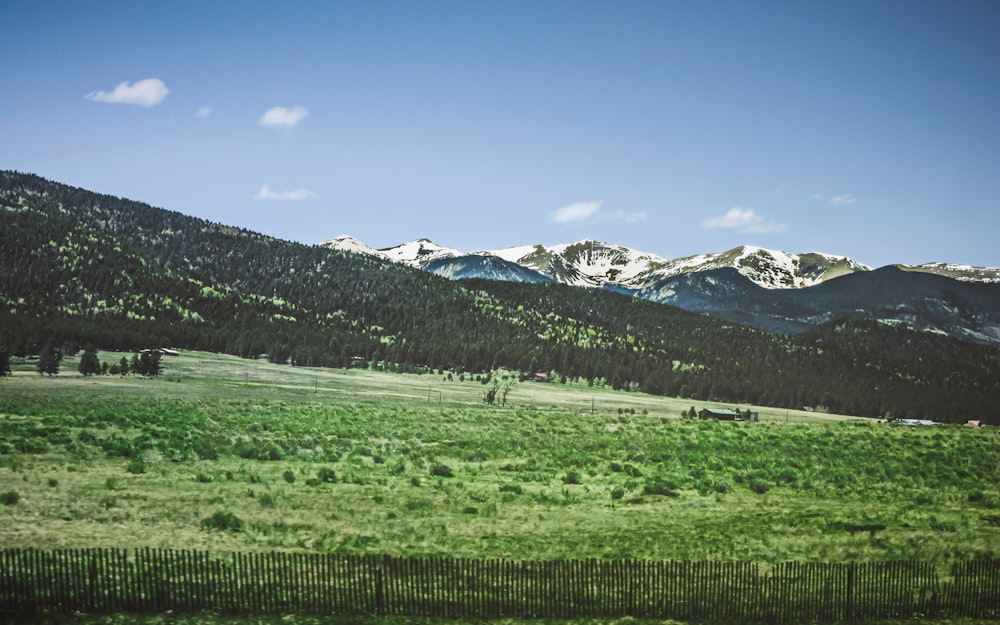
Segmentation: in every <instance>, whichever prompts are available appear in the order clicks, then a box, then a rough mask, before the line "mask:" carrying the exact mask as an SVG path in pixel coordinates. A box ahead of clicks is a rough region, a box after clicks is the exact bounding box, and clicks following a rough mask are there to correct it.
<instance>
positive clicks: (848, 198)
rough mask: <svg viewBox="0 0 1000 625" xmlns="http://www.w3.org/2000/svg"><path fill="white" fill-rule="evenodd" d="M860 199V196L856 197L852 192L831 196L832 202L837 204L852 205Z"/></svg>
mask: <svg viewBox="0 0 1000 625" xmlns="http://www.w3.org/2000/svg"><path fill="white" fill-rule="evenodd" d="M857 201H858V198H856V197H854V196H853V195H851V194H850V193H845V194H844V195H835V196H833V197H832V198H830V203H831V204H836V205H837V206H850V205H851V204H854V203H855V202H857Z"/></svg>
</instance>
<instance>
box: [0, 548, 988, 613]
mask: <svg viewBox="0 0 1000 625" xmlns="http://www.w3.org/2000/svg"><path fill="white" fill-rule="evenodd" d="M165 610H174V611H181V612H185V611H187V612H193V611H200V610H212V611H218V612H226V613H249V614H268V613H306V614H375V615H383V614H398V615H408V616H443V617H466V618H494V617H514V616H519V617H550V618H567V617H598V618H600V617H622V616H635V617H652V618H668V619H680V620H693V619H729V620H742V621H758V622H767V623H795V622H824V621H838V620H840V621H848V620H864V619H874V618H887V617H910V616H913V615H924V616H953V617H972V618H1000V560H982V561H974V562H967V563H958V564H954V565H952V567H951V569H950V575H948V574H941V573H939V572H938V570H937V567H935V566H934V565H932V564H930V563H926V562H866V563H786V564H780V565H776V566H767V565H758V564H753V563H745V562H652V561H643V560H620V561H603V560H565V561H553V562H536V561H509V560H469V559H458V558H395V557H388V556H348V555H333V554H305V553H232V554H213V553H209V552H199V551H179V550H171V549H167V550H153V549H139V550H135V551H130V550H123V549H77V550H55V551H40V550H33V549H9V550H4V551H0V612H6V613H8V614H10V613H15V614H31V613H35V612H45V611H47V612H72V611H81V612H160V611H165Z"/></svg>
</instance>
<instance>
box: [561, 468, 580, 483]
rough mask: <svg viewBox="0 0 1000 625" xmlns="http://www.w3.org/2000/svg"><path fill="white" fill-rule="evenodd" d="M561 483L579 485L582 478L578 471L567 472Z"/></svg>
mask: <svg viewBox="0 0 1000 625" xmlns="http://www.w3.org/2000/svg"><path fill="white" fill-rule="evenodd" d="M562 481H563V484H580V483H581V482H582V481H583V476H581V475H580V472H579V471H567V472H566V475H564V476H563V479H562Z"/></svg>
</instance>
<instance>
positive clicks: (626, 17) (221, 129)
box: [0, 0, 1000, 266]
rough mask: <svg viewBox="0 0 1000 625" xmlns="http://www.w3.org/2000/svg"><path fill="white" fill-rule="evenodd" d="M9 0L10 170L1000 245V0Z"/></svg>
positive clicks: (529, 226)
mask: <svg viewBox="0 0 1000 625" xmlns="http://www.w3.org/2000/svg"><path fill="white" fill-rule="evenodd" d="M3 13H4V16H3V25H4V28H3V33H4V34H3V37H2V38H0V59H2V61H0V78H2V84H3V85H4V89H3V96H2V97H0V168H3V169H15V170H18V171H24V172H31V173H36V174H39V175H41V176H44V177H46V178H50V179H53V180H57V181H59V182H65V183H68V184H72V185H76V186H80V187H84V188H87V189H90V190H94V191H99V192H102V193H109V194H112V195H117V196H122V197H127V198H130V199H136V200H140V201H143V202H147V203H149V204H152V205H154V206H159V207H163V208H167V209H171V210H176V211H180V212H182V213H185V214H189V215H195V216H198V217H202V218H206V219H209V220H212V221H217V222H221V223H225V224H231V225H236V226H241V227H245V228H248V229H251V230H255V231H258V232H263V233H266V234H271V235H274V236H277V237H280V238H285V239H291V240H295V241H301V242H303V243H317V242H320V241H323V240H325V239H328V238H331V237H333V236H335V235H339V234H351V235H353V236H355V237H357V238H359V239H361V240H362V241H364V242H365V243H367V244H369V245H372V246H374V247H388V246H391V245H395V244H398V243H402V242H404V241H408V240H412V239H416V238H420V237H426V238H430V239H432V240H434V241H436V242H437V243H439V244H442V245H447V246H451V247H456V248H459V249H463V250H467V251H473V250H479V249H492V248H500V247H508V246H512V245H520V244H528V243H542V244H555V243H564V242H571V241H575V240H579V239H584V238H595V239H600V240H604V241H608V242H611V243H619V244H622V245H627V246H630V247H634V248H636V249H639V250H643V251H647V252H652V253H655V254H658V255H660V256H664V257H668V258H675V257H680V256H686V255H689V254H696V253H701V252H718V251H723V250H726V249H729V248H732V247H735V246H737V245H740V244H751V245H759V246H763V247H769V248H774V249H782V250H785V251H789V252H808V251H822V252H828V253H834V254H842V255H846V256H850V257H852V258H854V259H856V260H859V261H861V262H864V263H867V264H870V265H875V266H881V265H884V264H889V263H896V262H902V263H911V264H913V263H921V262H928V261H949V262H957V263H965V264H972V265H982V266H1000V236H998V233H1000V201H998V199H1000V2H995V1H993V0H987V1H984V2H971V1H967V2H963V1H943V0H942V1H940V2H924V1H919V0H905V1H899V2H878V1H871V2H853V1H849V0H836V1H834V0H831V1H811V0H810V1H793V2H746V1H738V2H722V1H719V2H716V1H704V2H701V1H699V2H695V1H686V0H685V1H680V0H678V1H672V0H662V1H657V2H638V1H633V2H629V1H625V2H610V1H609V2H586V1H582V0H581V1H572V2H561V1H558V0H539V1H536V2H522V1H519V0H506V1H500V0H495V1H484V2H475V1H471V0H469V1H462V2H434V1H428V2H413V1H408V2H377V1H372V2H362V1H351V2H282V3H272V2H269V3H261V2H185V1H172V2H156V3H153V2H137V1H123V2H76V1H73V2H45V1H44V0H42V1H39V2H32V3H26V2H25V3H17V4H16V5H12V6H8V7H5V9H4V12H3Z"/></svg>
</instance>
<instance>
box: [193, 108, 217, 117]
mask: <svg viewBox="0 0 1000 625" xmlns="http://www.w3.org/2000/svg"><path fill="white" fill-rule="evenodd" d="M215 111H216V108H215V107H214V106H203V107H201V108H200V109H198V112H197V113H195V114H194V116H195V117H211V116H212V115H213V114H214V113H215Z"/></svg>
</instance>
